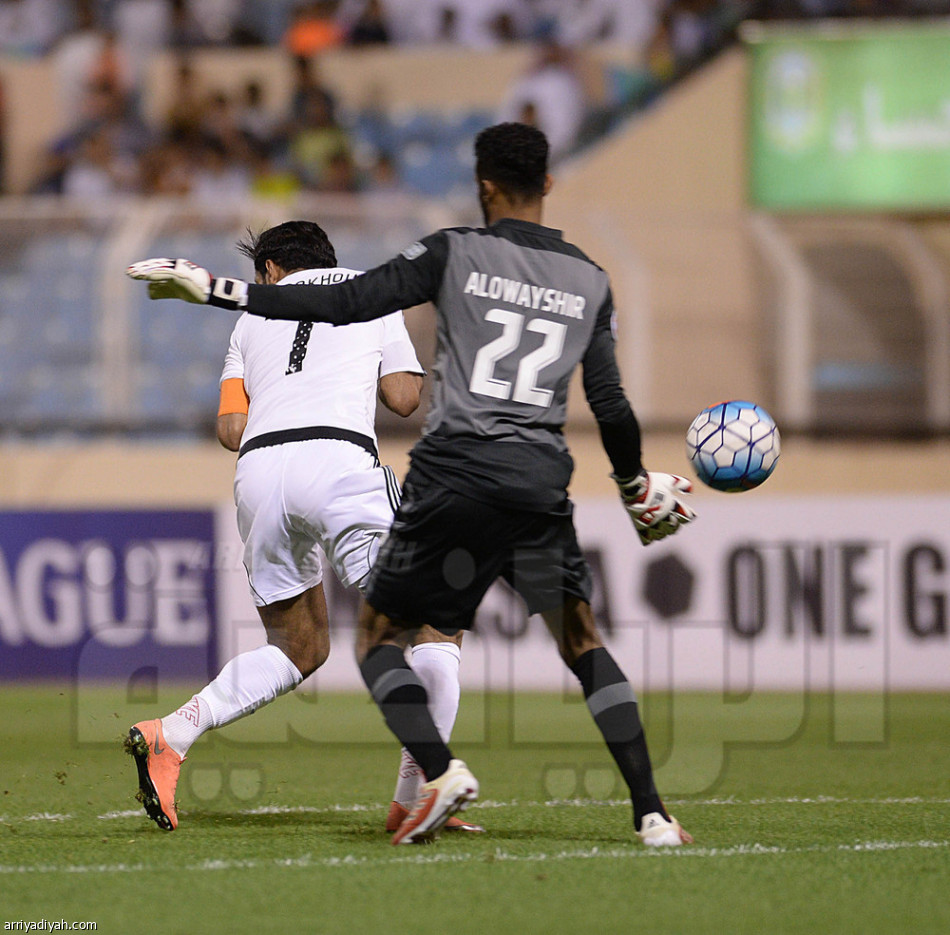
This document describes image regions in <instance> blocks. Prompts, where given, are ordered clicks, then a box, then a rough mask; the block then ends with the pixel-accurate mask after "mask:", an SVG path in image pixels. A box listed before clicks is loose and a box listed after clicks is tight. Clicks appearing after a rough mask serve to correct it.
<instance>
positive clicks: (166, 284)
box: [125, 257, 247, 311]
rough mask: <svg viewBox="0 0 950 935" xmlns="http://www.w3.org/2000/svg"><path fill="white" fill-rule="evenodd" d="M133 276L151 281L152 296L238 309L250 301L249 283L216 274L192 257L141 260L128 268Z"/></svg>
mask: <svg viewBox="0 0 950 935" xmlns="http://www.w3.org/2000/svg"><path fill="white" fill-rule="evenodd" d="M125 274H126V276H130V277H131V278H132V279H142V280H144V281H145V282H147V283H148V297H149V298H150V299H182V300H184V301H185V302H193V303H194V304H196V305H209V304H210V305H217V306H218V307H219V308H227V309H230V310H231V311H238V310H239V309H242V308H244V307H245V306H246V305H247V283H246V282H243V281H242V280H240V279H226V278H223V277H218V278H214V277H213V276H212V275H211V274H210V273H209V272H208V271H207V270H206V269H204V268H203V267H201V266H197V265H196V264H195V263H192V262H191V261H190V260H182V259H178V260H169V259H168V258H167V257H155V258H153V259H150V260H139V261H138V262H137V263H133V264H132V265H131V266H130V267H129V268H128V269H127V270H126V271H125Z"/></svg>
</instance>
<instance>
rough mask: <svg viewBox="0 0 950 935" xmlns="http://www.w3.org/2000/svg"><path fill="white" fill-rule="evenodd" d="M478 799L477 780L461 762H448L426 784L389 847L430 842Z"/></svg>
mask: <svg viewBox="0 0 950 935" xmlns="http://www.w3.org/2000/svg"><path fill="white" fill-rule="evenodd" d="M476 798H478V780H477V779H476V778H475V777H474V776H473V775H472V774H471V772H469V769H468V767H467V766H466V765H465V764H464V763H463V762H462V761H461V760H452V761H451V762H450V763H449V768H448V769H447V770H446V771H445V772H444V773H443V774H442V775H441V776H438V777H437V778H435V779H433V780H431V781H430V782H427V783H426V784H425V785H424V786H423V787H422V791H421V792H420V794H419V798H418V799H417V800H416V804H415V805H414V806H413V807H412V811H410V812H409V814H408V815H406V817H405V818H404V819H403V820H402V823H401V824H400V825H399V828H398V829H397V831H396V833H395V834H394V835H393V839H392V843H393V844H428V843H430V842H431V841H434V840H435V838H436V836H437V835H438V833H439V831H440V830H441V829H442V827H443V826H444V825H445V823H446V822H447V821H448V820H449V819H450V818H451V817H452V816H453V815H454V814H455V813H456V812H461V811H464V810H465V809H466V808H468V806H469V804H470V803H471V802H474V801H475V799H476Z"/></svg>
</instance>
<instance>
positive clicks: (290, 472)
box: [234, 439, 400, 607]
mask: <svg viewBox="0 0 950 935" xmlns="http://www.w3.org/2000/svg"><path fill="white" fill-rule="evenodd" d="M399 497H400V490H399V484H398V482H397V480H396V476H395V474H394V473H393V470H392V468H391V467H388V466H382V467H380V466H378V465H377V463H376V459H375V458H373V456H372V455H371V454H369V452H367V451H364V450H363V449H362V448H360V447H359V446H358V445H354V444H352V443H350V442H345V441H337V440H335V439H334V440H328V439H315V440H312V441H303V442H289V443H287V444H283V445H273V446H271V447H268V448H256V449H254V450H252V451H249V452H247V454H244V455H242V456H241V457H240V458H239V459H238V463H237V469H236V471H235V474H234V502H235V504H236V505H237V522H238V530H239V531H240V533H241V539H242V540H243V541H244V567H245V568H246V569H247V577H248V581H249V582H250V585H251V593H252V594H253V597H254V603H255V604H257V606H259V607H260V606H263V605H265V604H273V603H274V602H275V601H281V600H286V599H287V598H290V597H295V596H296V595H297V594H301V593H303V592H304V591H306V590H307V589H308V588H312V587H315V586H316V585H318V584H319V583H320V582H321V581H322V580H323V570H322V567H321V562H320V550H321V549H322V551H323V552H324V554H325V555H326V557H327V559H328V561H329V562H330V566H331V567H332V568H333V570H334V572H335V573H336V575H337V577H338V578H339V579H340V581H341V582H342V583H343V585H344V586H346V587H349V586H350V585H357V586H358V587H359V586H360V585H361V584H362V583H363V580H364V579H365V578H366V575H367V574H368V573H369V570H370V568H371V567H372V565H373V562H374V561H375V560H376V553H377V552H378V551H379V545H380V543H381V542H382V540H383V538H384V537H385V535H386V533H387V532H389V527H390V526H391V525H392V521H393V514H394V513H395V510H396V507H397V506H398V505H399Z"/></svg>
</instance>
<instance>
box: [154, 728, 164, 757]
mask: <svg viewBox="0 0 950 935" xmlns="http://www.w3.org/2000/svg"><path fill="white" fill-rule="evenodd" d="M164 752H165V748H164V747H162V746H160V745H159V743H158V731H156V732H155V756H161V755H162V754H163V753H164Z"/></svg>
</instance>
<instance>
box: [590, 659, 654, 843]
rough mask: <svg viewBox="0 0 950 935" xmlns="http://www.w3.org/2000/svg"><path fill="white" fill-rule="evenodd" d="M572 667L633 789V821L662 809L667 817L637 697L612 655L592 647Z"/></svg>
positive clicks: (592, 712)
mask: <svg viewBox="0 0 950 935" xmlns="http://www.w3.org/2000/svg"><path fill="white" fill-rule="evenodd" d="M571 669H572V670H573V672H574V674H575V675H576V676H577V678H578V680H579V681H580V683H581V687H582V688H583V689H584V697H585V698H586V699H587V706H588V707H589V708H590V713H591V714H592V715H593V717H594V722H595V723H596V724H597V726H598V727H599V728H600V732H601V733H602V734H603V735H604V740H606V741H607V748H608V749H609V750H610V752H611V754H612V755H613V758H614V759H615V760H616V761H617V766H618V767H619V768H620V773H621V775H622V776H623V778H624V781H625V782H626V783H627V786H628V787H629V789H630V799H631V801H632V802H633V820H634V824H635V825H636V827H637V828H639V827H640V820H641V819H642V818H643V816H644V815H648V814H649V813H650V812H660V814H662V815H663V816H665V817H667V818H668V817H669V816H668V815H667V814H666V810H665V809H664V808H663V803H662V802H661V801H660V796H659V794H658V793H657V791H656V785H655V784H654V782H653V767H652V766H651V765H650V754H649V753H648V752H647V741H646V737H645V736H644V733H643V725H642V724H641V723H640V713H639V711H638V710H637V700H636V697H635V696H634V694H633V689H632V688H631V687H630V683H629V682H628V681H627V679H626V677H625V676H624V674H623V672H621V671H620V667H619V666H618V665H617V663H616V662H614V659H613V656H611V655H610V653H609V652H607V650H606V649H604V648H603V647H601V648H598V649H591V650H590V651H588V652H586V653H584V655H583V656H581V657H580V659H578V660H577V662H575V663H574V665H573V666H571Z"/></svg>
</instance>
